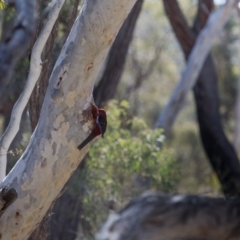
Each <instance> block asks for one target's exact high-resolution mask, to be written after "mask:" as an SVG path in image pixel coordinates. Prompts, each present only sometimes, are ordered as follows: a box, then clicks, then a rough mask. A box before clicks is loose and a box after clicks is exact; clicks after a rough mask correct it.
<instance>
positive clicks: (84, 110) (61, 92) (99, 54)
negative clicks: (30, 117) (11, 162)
mask: <svg viewBox="0 0 240 240" xmlns="http://www.w3.org/2000/svg"><path fill="white" fill-rule="evenodd" d="M135 2H136V0H115V1H113V0H88V1H85V4H84V6H83V8H82V11H81V13H80V15H79V17H78V18H77V19H76V21H75V23H74V26H73V28H72V31H71V33H70V35H69V37H68V39H67V42H66V43H65V45H64V47H63V49H62V52H61V54H60V56H59V58H58V60H57V62H56V65H55V67H54V70H53V72H52V75H51V77H50V80H49V87H48V89H47V93H46V97H45V100H44V103H43V107H42V111H41V116H40V119H39V122H38V126H37V128H36V130H35V131H34V133H33V135H32V137H31V140H30V143H29V146H28V148H27V149H26V151H25V153H24V154H23V156H22V157H21V159H20V160H19V161H18V162H17V164H16V165H15V167H14V168H13V169H12V171H11V172H10V173H9V174H8V176H7V177H6V178H5V179H4V181H3V182H2V184H1V188H3V187H5V189H7V190H8V189H10V188H12V189H15V191H16V193H17V195H18V197H17V199H16V200H15V201H14V202H13V203H12V204H11V205H10V206H8V207H7V208H6V209H5V210H4V211H3V214H2V216H1V218H0V236H1V239H2V240H10V239H16V240H25V239H27V238H28V236H29V235H30V234H31V232H32V231H33V230H34V227H36V226H37V224H38V223H39V222H40V221H41V219H42V218H43V216H44V215H45V213H46V212H47V210H48V208H49V206H50V205H51V204H52V202H53V201H54V200H55V198H56V197H57V196H58V194H59V192H60V190H61V189H62V187H63V186H64V184H65V183H66V181H67V180H68V179H69V177H70V176H71V174H72V173H73V171H74V170H75V169H76V167H77V166H78V164H79V163H80V162H81V160H82V159H83V157H84V156H85V154H86V150H87V149H84V150H82V151H79V150H78V149H77V146H78V144H79V143H81V142H82V141H83V140H84V139H85V138H86V136H87V135H88V131H89V129H90V128H91V111H90V109H89V103H90V101H91V100H92V98H91V94H92V90H93V86H94V83H95V80H96V77H97V75H98V72H99V69H100V67H101V64H102V63H103V61H104V59H105V57H106V55H107V52H108V50H109V47H110V46H111V44H112V43H113V41H114V39H115V37H116V34H117V32H118V30H119V28H120V26H121V25H122V23H123V21H124V20H125V18H126V17H127V15H128V13H129V11H130V10H131V8H132V7H133V5H134V3H135Z"/></svg>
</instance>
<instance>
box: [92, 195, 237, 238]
mask: <svg viewBox="0 0 240 240" xmlns="http://www.w3.org/2000/svg"><path fill="white" fill-rule="evenodd" d="M239 219H240V200H224V199H221V198H208V197H200V196H184V195H176V196H167V195H162V194H154V193H151V194H147V195H143V196H141V197H139V198H137V199H135V200H133V201H131V202H130V203H129V204H128V205H127V206H126V207H125V208H124V209H123V210H122V211H120V212H119V213H118V214H111V215H110V216H109V217H108V220H107V221H106V223H105V224H104V225H103V226H102V228H101V229H100V231H99V232H98V233H97V235H96V238H95V239H96V240H130V239H131V240H145V239H148V240H165V239H169V240H170V239H182V238H184V239H205V240H210V239H218V240H224V239H225V240H226V239H228V240H237V239H239V238H240V231H239V229H240V220H239Z"/></svg>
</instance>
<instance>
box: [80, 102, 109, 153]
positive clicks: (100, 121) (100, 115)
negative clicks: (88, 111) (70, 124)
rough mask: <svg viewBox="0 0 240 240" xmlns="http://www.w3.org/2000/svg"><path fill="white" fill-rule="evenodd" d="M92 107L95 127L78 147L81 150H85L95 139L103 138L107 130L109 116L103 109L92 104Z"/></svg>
mask: <svg viewBox="0 0 240 240" xmlns="http://www.w3.org/2000/svg"><path fill="white" fill-rule="evenodd" d="M91 107H92V116H93V120H94V127H93V130H92V132H91V133H90V135H89V136H88V137H87V138H86V139H85V140H84V141H83V142H82V143H81V144H80V145H79V146H78V147H77V148H78V149H79V150H81V149H83V148H84V147H85V146H86V145H87V144H88V143H89V142H91V141H92V140H93V139H94V138H95V137H97V136H99V135H101V136H102V138H103V137H104V133H105V131H106V128H107V114H106V112H105V110H104V109H102V108H100V109H98V108H97V106H96V105H94V104H91Z"/></svg>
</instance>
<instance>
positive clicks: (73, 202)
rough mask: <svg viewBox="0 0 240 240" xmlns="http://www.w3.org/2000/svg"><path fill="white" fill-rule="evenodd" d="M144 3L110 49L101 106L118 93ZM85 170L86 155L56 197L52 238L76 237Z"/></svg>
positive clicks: (98, 98) (97, 95)
mask: <svg viewBox="0 0 240 240" xmlns="http://www.w3.org/2000/svg"><path fill="white" fill-rule="evenodd" d="M142 4H143V0H138V1H137V2H136V4H135V5H134V7H133V9H132V10H131V12H130V13H129V15H128V17H127V18H126V20H125V22H124V23H123V25H122V27H121V28H120V30H119V32H118V34H117V37H116V40H115V41H114V43H113V45H112V47H111V49H110V51H109V53H108V57H107V58H108V60H107V62H106V66H105V69H104V72H103V75H102V77H101V79H100V82H99V83H98V85H97V87H96V88H95V89H94V100H95V103H96V105H97V106H102V107H103V106H104V105H105V103H106V102H107V101H108V100H109V99H111V98H112V97H113V96H114V94H115V93H116V90H117V86H118V83H119V81H120V78H121V74H122V71H123V68H124V62H125V59H126V56H127V52H128V47H129V44H130V42H131V39H132V36H133V31H134V28H135V25H136V21H137V18H138V16H139V14H140V10H141V6H142ZM106 89H108V91H106ZM84 171H86V169H85V159H83V161H82V162H81V164H80V165H79V166H78V168H77V169H76V171H75V172H74V174H73V176H72V177H71V178H70V179H69V181H68V183H67V184H66V186H65V188H67V189H66V191H65V192H64V193H63V195H62V196H61V197H59V198H58V199H57V201H56V204H55V206H54V208H53V214H52V215H51V220H50V224H51V226H50V235H49V240H50V239H51V240H64V239H68V240H74V239H76V237H77V234H78V226H79V224H80V223H81V219H80V215H81V209H82V195H83V194H84V181H85V174H84ZM73 192H77V195H76V194H73ZM69 212H71V214H69Z"/></svg>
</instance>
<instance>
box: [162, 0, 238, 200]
mask: <svg viewBox="0 0 240 240" xmlns="http://www.w3.org/2000/svg"><path fill="white" fill-rule="evenodd" d="M163 2H164V7H165V11H166V14H167V17H168V18H169V21H170V23H171V25H172V27H173V31H174V33H175V35H176V37H177V39H178V42H179V43H180V46H181V48H182V50H183V52H184V55H185V58H186V59H188V57H189V54H190V52H191V50H192V48H193V46H194V42H195V39H196V37H197V35H198V34H199V32H200V30H201V29H202V28H203V27H204V25H205V23H206V21H207V18H208V16H209V14H210V12H211V10H212V8H213V1H212V0H199V5H198V13H197V16H196V19H195V21H194V25H193V28H192V29H191V28H189V27H188V25H187V22H186V20H185V19H184V16H183V14H182V12H181V10H180V8H179V6H178V3H177V1H175V0H174V1H168V0H163ZM217 81H218V77H217V73H216V70H215V66H214V63H213V60H212V57H211V54H209V55H208V57H207V59H206V61H205V63H204V65H203V68H202V70H201V72H200V75H199V77H198V80H197V83H196V85H195V86H194V89H193V91H194V97H195V102H196V108H197V117H198V124H199V129H200V135H201V139H202V143H203V146H204V149H205V152H206V154H207V156H208V158H209V161H210V163H211V165H212V167H213V169H214V171H215V172H216V174H217V176H218V179H219V181H220V183H221V186H222V191H223V193H224V194H225V196H226V197H231V196H235V197H238V196H240V165H239V161H238V158H237V155H236V153H235V151H234V149H233V147H232V145H231V144H230V143H229V141H228V140H227V138H226V136H225V134H224V131H223V127H222V124H221V116H220V114H219V99H218V90H217Z"/></svg>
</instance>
